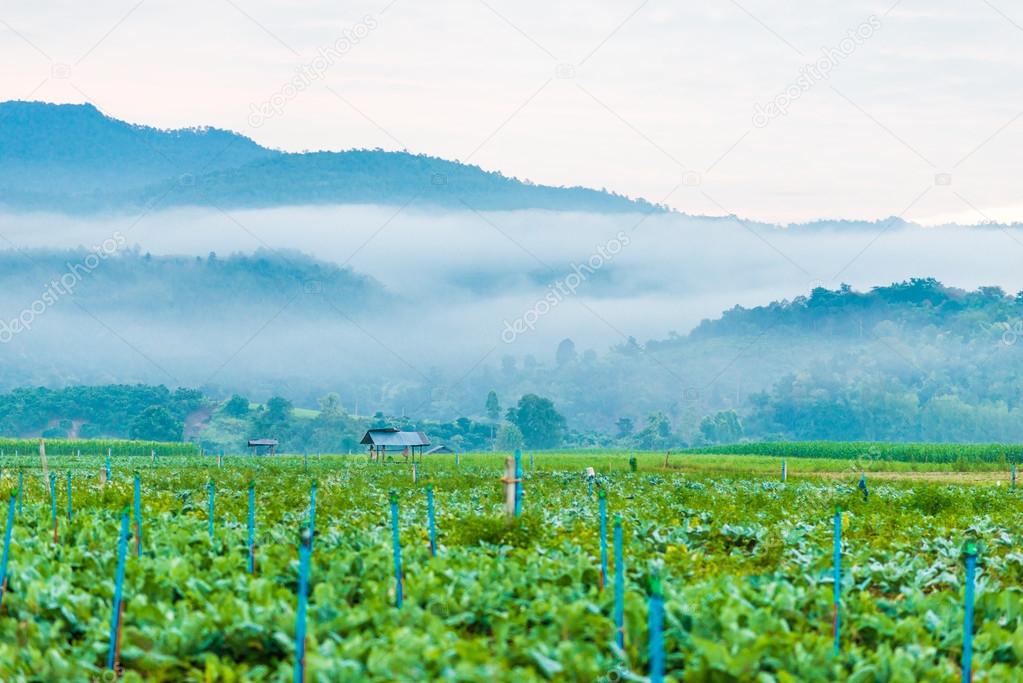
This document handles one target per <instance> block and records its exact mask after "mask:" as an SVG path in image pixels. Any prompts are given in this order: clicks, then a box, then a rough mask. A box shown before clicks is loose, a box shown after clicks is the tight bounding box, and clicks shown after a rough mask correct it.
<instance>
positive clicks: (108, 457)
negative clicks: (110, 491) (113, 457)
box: [107, 448, 110, 481]
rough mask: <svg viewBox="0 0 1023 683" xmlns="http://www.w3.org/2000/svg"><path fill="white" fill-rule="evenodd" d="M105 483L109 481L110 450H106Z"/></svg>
mask: <svg viewBox="0 0 1023 683" xmlns="http://www.w3.org/2000/svg"><path fill="white" fill-rule="evenodd" d="M107 481H110V449H109V448H108V449H107Z"/></svg>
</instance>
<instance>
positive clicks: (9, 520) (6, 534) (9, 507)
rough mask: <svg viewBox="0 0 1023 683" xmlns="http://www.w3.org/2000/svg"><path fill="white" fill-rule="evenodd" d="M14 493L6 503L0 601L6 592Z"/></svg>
mask: <svg viewBox="0 0 1023 683" xmlns="http://www.w3.org/2000/svg"><path fill="white" fill-rule="evenodd" d="M15 502H16V501H15V495H14V494H13V493H12V494H11V500H10V502H9V503H8V505H7V528H6V529H5V530H4V555H3V557H2V558H0V603H2V602H3V600H4V593H6V592H7V558H8V557H10V553H11V533H12V532H13V530H14V505H15Z"/></svg>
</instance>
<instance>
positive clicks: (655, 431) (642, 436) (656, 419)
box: [636, 413, 671, 450]
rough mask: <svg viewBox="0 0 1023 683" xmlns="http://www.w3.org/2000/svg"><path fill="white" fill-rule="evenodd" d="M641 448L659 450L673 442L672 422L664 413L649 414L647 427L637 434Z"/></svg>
mask: <svg viewBox="0 0 1023 683" xmlns="http://www.w3.org/2000/svg"><path fill="white" fill-rule="evenodd" d="M636 441H637V442H638V443H639V447H640V448H644V449H647V450H658V449H661V448H667V447H668V446H669V445H670V444H671V423H670V422H668V417H667V416H666V415H665V414H664V413H654V414H653V415H649V416H647V419H646V427H644V428H643V430H642V431H641V432H640V433H639V434H637V435H636Z"/></svg>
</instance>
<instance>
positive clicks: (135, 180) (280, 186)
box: [0, 101, 665, 213]
mask: <svg viewBox="0 0 1023 683" xmlns="http://www.w3.org/2000/svg"><path fill="white" fill-rule="evenodd" d="M409 201H416V202H418V203H421V204H427V205H438V206H449V207H453V208H460V209H462V208H465V206H471V207H473V208H476V209H502V210H513V209H549V210H556V211H560V210H571V211H593V212H608V213H612V212H613V213H621V212H648V211H663V210H665V209H664V208H663V207H659V206H655V205H653V204H650V203H649V202H647V201H645V200H642V199H630V198H628V197H624V196H621V195H618V194H614V193H609V192H606V191H603V190H593V189H589V188H583V187H552V186H545V185H536V184H533V183H531V182H529V181H522V180H518V179H516V178H510V177H507V176H505V175H503V174H501V173H499V172H488V171H484V170H483V169H481V168H479V167H478V166H471V165H467V164H462V163H459V162H456V161H448V160H445V159H440V158H437V157H431V156H427V155H416V154H411V153H409V152H406V151H401V152H387V151H383V150H379V149H376V150H365V149H361V150H348V151H344V152H304V153H285V152H280V151H277V150H271V149H267V148H265V147H262V146H261V145H259V144H257V143H256V142H254V141H253V140H252V139H250V138H248V137H246V136H244V135H242V134H240V133H236V132H233V131H228V130H224V129H221V128H214V127H209V126H195V127H190V128H179V129H173V130H163V129H159V128H154V127H152V126H146V125H142V124H132V123H127V122H125V121H121V120H119V119H115V118H113V117H110V116H107V115H106V114H104V113H103V112H102V111H100V110H99V109H97V108H96V107H95V106H93V105H92V104H88V103H86V104H51V103H46V102H28V101H8V102H2V103H0V202H3V203H4V204H6V205H7V207H8V208H11V209H14V210H49V211H74V212H82V211H94V210H115V211H116V210H128V211H131V210H135V209H137V208H139V207H141V206H150V205H154V203H155V204H157V205H161V206H167V207H170V206H186V205H196V206H219V207H239V208H250V207H271V206H287V205H297V204H367V203H372V204H405V203H408V202H409Z"/></svg>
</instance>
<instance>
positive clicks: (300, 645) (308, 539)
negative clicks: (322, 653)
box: [295, 529, 313, 683]
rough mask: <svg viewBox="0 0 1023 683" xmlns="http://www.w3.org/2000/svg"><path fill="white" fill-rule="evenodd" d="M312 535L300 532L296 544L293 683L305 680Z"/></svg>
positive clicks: (307, 531)
mask: <svg viewBox="0 0 1023 683" xmlns="http://www.w3.org/2000/svg"><path fill="white" fill-rule="evenodd" d="M312 541H313V539H312V536H311V535H310V534H309V530H308V529H307V530H305V531H304V532H303V533H302V538H301V540H300V541H299V544H298V610H297V611H296V614H295V683H304V682H305V640H306V635H305V634H306V623H305V622H306V605H307V602H308V599H309V598H308V594H309V556H310V555H312V552H313V549H312Z"/></svg>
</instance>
